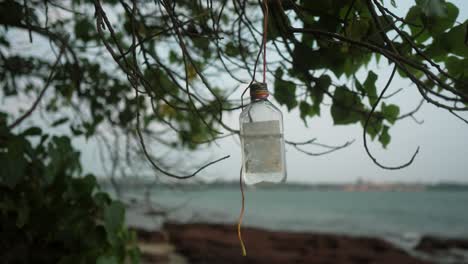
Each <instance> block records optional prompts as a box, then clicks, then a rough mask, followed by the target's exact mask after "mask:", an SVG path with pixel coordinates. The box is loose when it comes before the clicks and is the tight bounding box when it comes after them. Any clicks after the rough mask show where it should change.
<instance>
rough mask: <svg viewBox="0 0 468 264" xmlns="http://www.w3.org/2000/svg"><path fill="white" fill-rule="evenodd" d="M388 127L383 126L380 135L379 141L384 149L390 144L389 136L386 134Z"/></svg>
mask: <svg viewBox="0 0 468 264" xmlns="http://www.w3.org/2000/svg"><path fill="white" fill-rule="evenodd" d="M388 129H389V127H388V126H383V129H382V133H380V136H379V141H380V143H382V146H383V147H384V148H387V145H388V144H389V143H390V139H391V137H390V134H388Z"/></svg>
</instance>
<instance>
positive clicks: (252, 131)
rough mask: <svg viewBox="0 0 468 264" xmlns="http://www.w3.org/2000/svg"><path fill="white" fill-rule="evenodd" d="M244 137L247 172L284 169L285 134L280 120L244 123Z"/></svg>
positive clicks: (270, 171) (268, 171) (267, 171)
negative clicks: (282, 131)
mask: <svg viewBox="0 0 468 264" xmlns="http://www.w3.org/2000/svg"><path fill="white" fill-rule="evenodd" d="M242 138H243V141H244V142H243V144H244V157H245V164H244V166H245V171H246V172H247V173H272V172H281V171H282V170H283V158H282V156H283V153H282V152H283V134H282V133H281V129H280V122H279V121H277V120H274V121H262V122H251V123H244V124H243V131H242Z"/></svg>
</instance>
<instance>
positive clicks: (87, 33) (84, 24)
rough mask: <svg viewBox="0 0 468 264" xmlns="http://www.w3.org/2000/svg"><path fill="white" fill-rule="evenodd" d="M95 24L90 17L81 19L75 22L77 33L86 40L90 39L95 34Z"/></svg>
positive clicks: (77, 36)
mask: <svg viewBox="0 0 468 264" xmlns="http://www.w3.org/2000/svg"><path fill="white" fill-rule="evenodd" d="M93 32H94V25H93V23H91V22H90V21H89V20H88V19H86V18H83V19H79V20H77V21H76V23H75V35H76V38H77V39H81V40H83V41H84V42H87V41H90V40H91V39H92V38H93V35H94V33H93Z"/></svg>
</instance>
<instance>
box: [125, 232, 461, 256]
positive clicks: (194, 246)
mask: <svg viewBox="0 0 468 264" xmlns="http://www.w3.org/2000/svg"><path fill="white" fill-rule="evenodd" d="M133 230H135V232H136V233H137V237H138V240H139V244H140V250H141V251H142V260H143V262H144V263H165V264H166V263H167V264H189V263H191V264H198V263H200V264H201V263H258V264H260V263H265V264H266V263H268V264H275V263H278V264H279V263H330V264H331V263H336V264H361V263H381V264H387V263H388V264H390V263H400V264H424V263H441V260H440V259H438V258H437V255H436V254H437V252H439V253H440V252H442V251H449V250H457V249H458V250H465V251H466V250H468V240H450V239H449V240H444V239H436V238H429V237H428V238H426V239H423V240H422V241H421V242H420V244H418V246H417V247H416V249H417V250H420V251H419V253H420V254H414V253H412V254H411V253H409V252H408V251H406V250H403V249H401V248H398V247H396V246H395V245H393V244H391V243H389V242H387V241H385V240H382V239H379V238H372V237H356V236H348V235H338V234H325V233H312V232H285V231H271V230H265V229H260V228H251V227H246V228H243V230H242V234H243V238H244V241H245V244H246V247H247V256H242V254H241V248H240V244H239V241H238V238H237V234H236V227H235V225H234V224H232V225H227V224H207V223H192V224H178V223H165V224H164V225H163V228H162V229H161V230H155V231H150V230H145V229H141V228H134V229H133ZM429 253H430V254H429ZM453 261H454V262H453V263H466V262H465V261H464V260H463V259H462V258H459V259H458V260H457V259H454V260H453ZM444 262H445V261H444ZM448 263H449V262H448Z"/></svg>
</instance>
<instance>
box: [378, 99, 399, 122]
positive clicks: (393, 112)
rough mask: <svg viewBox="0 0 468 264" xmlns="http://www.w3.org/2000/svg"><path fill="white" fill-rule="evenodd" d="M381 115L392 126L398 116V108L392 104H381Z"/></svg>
mask: <svg viewBox="0 0 468 264" xmlns="http://www.w3.org/2000/svg"><path fill="white" fill-rule="evenodd" d="M382 114H383V116H384V118H385V119H387V121H388V122H390V123H391V124H394V123H395V121H396V120H397V118H398V116H399V115H400V108H399V107H398V106H397V105H394V104H391V105H386V104H385V103H382Z"/></svg>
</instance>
